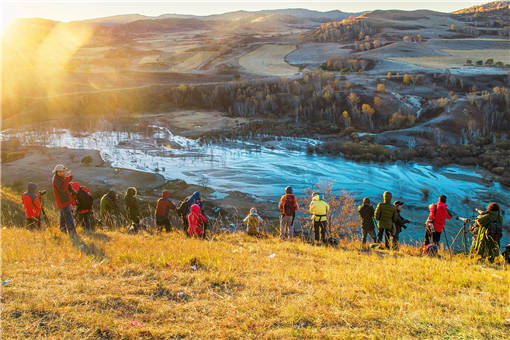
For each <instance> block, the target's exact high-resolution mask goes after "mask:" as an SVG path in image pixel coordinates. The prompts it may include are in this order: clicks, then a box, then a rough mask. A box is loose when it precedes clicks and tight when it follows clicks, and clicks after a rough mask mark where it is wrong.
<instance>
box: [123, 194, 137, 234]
mask: <svg viewBox="0 0 510 340" xmlns="http://www.w3.org/2000/svg"><path fill="white" fill-rule="evenodd" d="M136 194H137V191H136V188H135V187H129V188H127V190H126V195H125V196H124V203H125V204H126V211H127V216H128V218H129V220H130V221H131V224H130V226H129V227H128V232H129V233H137V232H138V229H139V228H140V211H139V210H138V200H137V199H136Z"/></svg>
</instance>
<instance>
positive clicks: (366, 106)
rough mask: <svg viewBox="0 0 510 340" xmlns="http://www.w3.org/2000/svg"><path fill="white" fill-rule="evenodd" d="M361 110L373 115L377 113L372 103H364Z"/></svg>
mask: <svg viewBox="0 0 510 340" xmlns="http://www.w3.org/2000/svg"><path fill="white" fill-rule="evenodd" d="M361 112H363V113H364V114H366V115H369V116H372V115H373V114H374V113H375V110H374V108H373V107H372V106H370V104H363V105H361Z"/></svg>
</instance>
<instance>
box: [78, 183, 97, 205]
mask: <svg viewBox="0 0 510 340" xmlns="http://www.w3.org/2000/svg"><path fill="white" fill-rule="evenodd" d="M76 201H77V203H78V206H79V207H80V209H82V210H90V209H92V205H93V204H94V199H93V198H92V195H91V194H90V193H88V192H87V191H85V188H84V187H80V190H78V192H77V194H76Z"/></svg>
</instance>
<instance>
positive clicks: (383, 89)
mask: <svg viewBox="0 0 510 340" xmlns="http://www.w3.org/2000/svg"><path fill="white" fill-rule="evenodd" d="M377 92H380V93H385V92H386V86H384V84H381V83H379V84H377Z"/></svg>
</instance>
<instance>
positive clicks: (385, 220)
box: [374, 191, 398, 249]
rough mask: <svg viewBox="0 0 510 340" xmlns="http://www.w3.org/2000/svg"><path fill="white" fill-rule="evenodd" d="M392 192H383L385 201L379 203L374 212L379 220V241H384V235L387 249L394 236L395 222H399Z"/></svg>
mask: <svg viewBox="0 0 510 340" xmlns="http://www.w3.org/2000/svg"><path fill="white" fill-rule="evenodd" d="M391 197H392V195H391V192H389V191H385V192H384V194H383V199H384V202H383V203H379V204H378V205H377V208H376V209H375V212H374V218H375V219H376V220H377V221H378V225H377V230H378V231H377V243H381V242H382V238H383V235H384V244H385V246H386V248H387V249H389V248H390V238H393V235H392V229H393V223H395V222H397V218H398V214H397V209H396V208H395V206H393V204H391Z"/></svg>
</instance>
